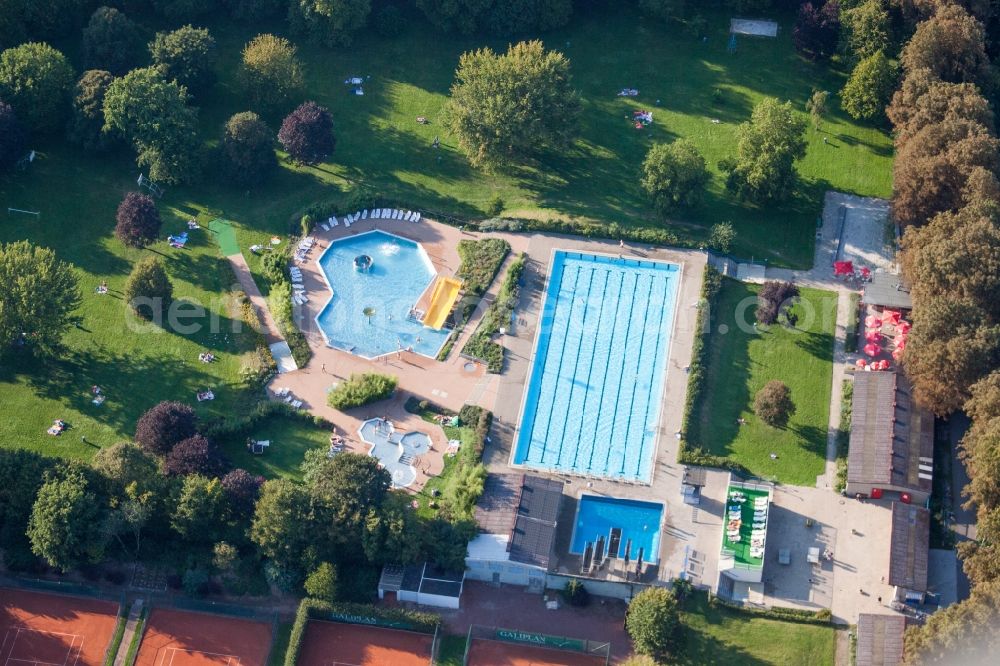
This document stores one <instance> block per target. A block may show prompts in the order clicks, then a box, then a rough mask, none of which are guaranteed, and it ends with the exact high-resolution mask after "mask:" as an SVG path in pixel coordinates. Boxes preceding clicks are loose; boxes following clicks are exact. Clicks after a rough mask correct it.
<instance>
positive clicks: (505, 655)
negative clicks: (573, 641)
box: [466, 638, 607, 666]
mask: <svg viewBox="0 0 1000 666" xmlns="http://www.w3.org/2000/svg"><path fill="white" fill-rule="evenodd" d="M466 664H467V666H605V664H607V660H606V658H605V657H603V656H602V657H595V656H593V655H589V654H583V653H582V652H567V651H564V650H556V649H553V648H543V647H534V646H532V645H518V644H515V643H502V642H500V641H491V640H486V639H483V638H474V639H472V645H471V646H470V647H469V658H468V661H467V662H466Z"/></svg>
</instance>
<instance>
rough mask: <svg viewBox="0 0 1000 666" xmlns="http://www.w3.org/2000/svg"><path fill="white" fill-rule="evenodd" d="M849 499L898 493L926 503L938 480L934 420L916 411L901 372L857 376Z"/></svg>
mask: <svg viewBox="0 0 1000 666" xmlns="http://www.w3.org/2000/svg"><path fill="white" fill-rule="evenodd" d="M851 410H852V411H851V439H850V449H849V452H848V456H847V489H846V492H847V494H848V495H863V496H865V497H876V498H878V497H880V496H882V494H883V493H886V492H893V493H899V494H900V498H901V499H902V500H903V501H904V502H907V501H909V502H915V503H918V504H923V503H925V502H926V501H927V499H928V498H929V497H930V495H931V484H932V481H933V478H934V415H933V414H931V413H930V412H928V411H927V410H925V409H921V408H919V407H917V405H916V403H915V402H914V401H913V399H912V397H911V393H910V383H909V381H908V380H907V379H906V377H905V376H903V375H902V374H901V373H896V372H858V373H855V375H854V398H853V400H852V405H851Z"/></svg>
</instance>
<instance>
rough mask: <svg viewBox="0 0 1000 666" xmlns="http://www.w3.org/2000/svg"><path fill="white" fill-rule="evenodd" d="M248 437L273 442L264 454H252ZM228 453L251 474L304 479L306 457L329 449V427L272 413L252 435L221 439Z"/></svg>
mask: <svg viewBox="0 0 1000 666" xmlns="http://www.w3.org/2000/svg"><path fill="white" fill-rule="evenodd" d="M247 437H250V438H251V439H256V440H268V441H270V442H271V445H270V446H268V447H267V451H266V452H265V453H264V454H263V455H259V456H257V455H252V454H251V453H250V452H249V451H247V447H246V440H247ZM219 444H220V446H221V447H222V450H223V451H224V452H225V454H226V456H227V457H228V458H229V459H230V460H231V461H232V463H233V464H234V465H235V466H236V467H242V468H243V469H245V470H247V471H248V472H250V473H251V474H260V475H261V476H263V477H265V478H268V479H273V478H278V477H280V478H285V479H293V480H296V481H300V480H301V479H302V471H301V470H300V469H299V466H300V465H301V464H302V460H303V456H305V453H306V451H308V450H310V449H323V450H326V449H327V447H329V445H330V430H329V428H321V427H319V426H317V425H315V424H313V423H311V422H309V421H305V420H302V419H295V418H289V417H287V416H271V417H269V418H267V419H266V420H265V421H264V422H263V423H261V424H260V425H258V426H257V427H255V428H253V429H252V430H251V431H250V434H249V435H239V436H233V437H226V438H222V439H220V440H219Z"/></svg>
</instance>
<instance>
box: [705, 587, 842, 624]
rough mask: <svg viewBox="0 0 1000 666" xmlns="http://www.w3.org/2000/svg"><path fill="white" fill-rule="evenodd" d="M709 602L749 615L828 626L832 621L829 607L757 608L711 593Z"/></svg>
mask: <svg viewBox="0 0 1000 666" xmlns="http://www.w3.org/2000/svg"><path fill="white" fill-rule="evenodd" d="M708 602H709V604H710V605H713V606H724V607H726V608H731V609H733V610H735V611H739V612H741V613H746V614H747V615H757V616H759V617H767V618H771V619H774V620H782V621H784V622H798V623H800V624H818V625H823V626H828V625H830V624H831V621H832V617H833V615H832V613H831V612H830V609H829V608H822V609H820V610H818V611H811V610H804V609H801V608H784V607H782V606H772V607H771V608H757V607H755V606H743V605H741V604H738V603H734V602H732V601H727V600H726V599H723V598H722V597H719V596H714V595H710V596H709V599H708Z"/></svg>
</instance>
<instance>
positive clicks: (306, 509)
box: [250, 479, 319, 581]
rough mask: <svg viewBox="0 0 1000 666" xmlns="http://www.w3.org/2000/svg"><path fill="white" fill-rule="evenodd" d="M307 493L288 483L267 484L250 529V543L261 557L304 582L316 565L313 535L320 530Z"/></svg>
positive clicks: (299, 487)
mask: <svg viewBox="0 0 1000 666" xmlns="http://www.w3.org/2000/svg"><path fill="white" fill-rule="evenodd" d="M318 527H319V526H318V524H317V522H316V520H315V514H314V511H313V506H312V500H311V499H310V497H309V493H308V492H307V490H306V489H305V488H304V487H303V486H301V485H299V484H296V483H293V482H291V481H288V480H286V479H276V480H273V481H268V482H266V483H265V484H264V486H263V487H262V488H261V494H260V499H258V500H257V507H256V509H255V511H254V517H253V524H252V525H251V527H250V539H251V540H252V541H253V542H254V543H255V544H257V547H258V549H259V550H260V553H261V554H262V555H263V556H264V557H266V558H268V559H269V560H271V561H272V562H274V563H275V564H276V565H278V566H279V567H280V568H282V569H283V570H285V571H289V572H293V573H294V574H295V575H296V576H297V577H298V579H299V580H300V581H301V580H302V578H303V577H304V576H305V573H306V572H307V571H311V570H312V569H313V568H314V567H315V566H316V564H317V562H316V561H314V558H313V554H314V543H313V542H314V536H313V534H314V532H315V530H316V529H317V528H318Z"/></svg>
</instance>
